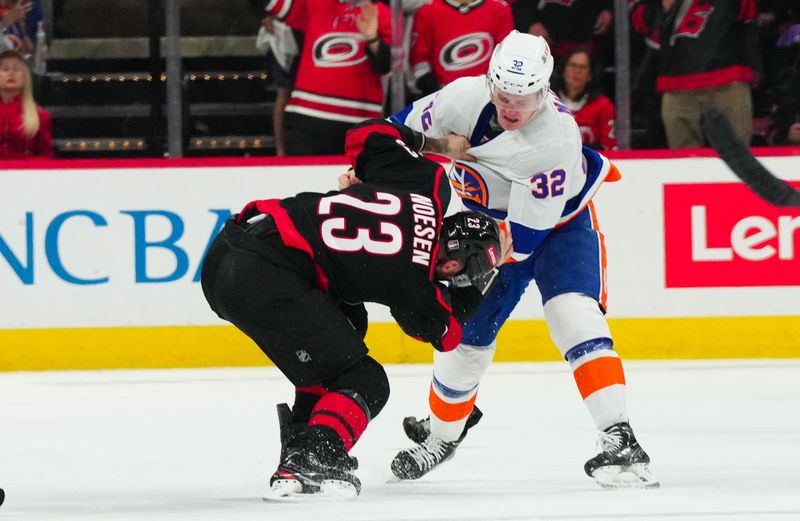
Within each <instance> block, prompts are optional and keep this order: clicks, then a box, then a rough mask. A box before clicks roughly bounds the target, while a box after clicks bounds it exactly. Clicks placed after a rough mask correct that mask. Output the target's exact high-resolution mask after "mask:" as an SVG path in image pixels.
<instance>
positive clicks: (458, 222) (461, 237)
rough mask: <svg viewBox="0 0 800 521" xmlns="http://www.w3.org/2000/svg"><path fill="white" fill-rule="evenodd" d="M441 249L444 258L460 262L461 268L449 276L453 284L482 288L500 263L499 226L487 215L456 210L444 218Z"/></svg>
mask: <svg viewBox="0 0 800 521" xmlns="http://www.w3.org/2000/svg"><path fill="white" fill-rule="evenodd" d="M441 241H442V251H443V252H444V255H445V257H447V259H453V260H457V261H460V262H461V264H463V265H464V269H462V270H461V271H460V272H458V273H457V274H456V275H455V276H454V277H453V283H454V284H455V285H456V286H459V287H464V286H470V285H471V286H476V287H478V289H480V290H481V291H483V289H484V287H485V286H486V284H487V283H488V281H490V280H491V278H487V276H488V275H489V273H490V272H492V270H494V268H495V266H497V263H498V262H500V255H501V247H500V229H499V227H498V226H497V223H495V222H494V220H493V219H492V218H491V217H487V216H485V215H483V214H480V213H477V212H459V213H457V214H455V215H451V216H450V217H446V218H445V219H444V224H443V225H442V236H441Z"/></svg>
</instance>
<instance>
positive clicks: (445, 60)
mask: <svg viewBox="0 0 800 521" xmlns="http://www.w3.org/2000/svg"><path fill="white" fill-rule="evenodd" d="M413 23H414V28H413V36H412V38H411V50H410V58H409V60H410V65H411V68H412V70H413V73H414V79H415V80H416V86H417V88H418V89H419V90H420V91H421V92H422V94H423V95H428V94H431V93H433V92H435V91H437V90H439V89H440V88H441V87H442V86H444V85H446V84H448V83H450V82H451V81H453V80H455V79H457V78H461V77H464V76H480V75H482V74H485V73H486V70H487V68H488V67H489V57H490V56H491V55H492V51H493V50H494V46H495V44H496V43H497V42H499V41H500V40H502V39H503V38H505V37H506V35H507V34H508V33H510V32H511V30H512V29H513V28H514V26H513V23H512V19H511V8H510V7H508V4H506V3H505V2H504V1H503V0H487V1H484V0H432V1H431V2H430V3H428V4H425V5H423V6H422V7H420V8H419V10H417V12H416V13H415V14H414V21H413Z"/></svg>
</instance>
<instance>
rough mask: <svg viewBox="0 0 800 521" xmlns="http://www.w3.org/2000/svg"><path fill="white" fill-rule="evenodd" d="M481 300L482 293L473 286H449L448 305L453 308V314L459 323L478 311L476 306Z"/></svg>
mask: <svg viewBox="0 0 800 521" xmlns="http://www.w3.org/2000/svg"><path fill="white" fill-rule="evenodd" d="M482 301H483V294H482V293H481V292H480V290H478V288H477V287H475V286H467V287H464V288H459V287H455V286H451V287H450V305H451V306H452V308H453V316H454V317H456V320H458V323H459V324H461V325H464V324H465V323H466V322H467V320H469V319H470V318H471V317H472V315H474V314H475V312H476V311H478V306H480V305H481V302H482Z"/></svg>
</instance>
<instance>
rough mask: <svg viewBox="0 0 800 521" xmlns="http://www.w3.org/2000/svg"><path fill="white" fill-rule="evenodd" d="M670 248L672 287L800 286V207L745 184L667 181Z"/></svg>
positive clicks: (667, 257) (667, 246) (667, 249)
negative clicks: (766, 197)
mask: <svg viewBox="0 0 800 521" xmlns="http://www.w3.org/2000/svg"><path fill="white" fill-rule="evenodd" d="M792 184H793V185H794V186H796V187H800V183H792ZM664 246H665V267H666V287H667V288H713V287H737V286H800V208H781V207H777V206H773V205H770V204H769V203H766V202H764V201H763V200H762V199H760V198H759V197H758V196H756V195H755V194H754V193H753V192H751V191H750V190H749V189H748V188H747V187H746V186H744V185H742V184H741V183H694V184H666V185H664Z"/></svg>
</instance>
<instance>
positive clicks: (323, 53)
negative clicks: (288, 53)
mask: <svg viewBox="0 0 800 521" xmlns="http://www.w3.org/2000/svg"><path fill="white" fill-rule="evenodd" d="M363 42H364V39H363V38H362V37H361V36H360V35H358V34H355V33H326V34H324V35H323V36H322V37H320V38H319V39H317V41H315V42H314V47H313V50H312V52H311V55H312V56H313V57H314V65H316V66H317V67H350V66H352V65H356V64H357V63H361V62H363V61H365V60H366V59H367V55H366V54H365V53H364V52H361V50H360V49H361V44H362V43H363Z"/></svg>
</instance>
